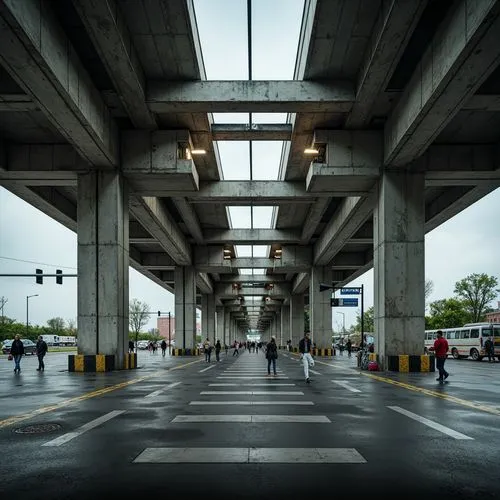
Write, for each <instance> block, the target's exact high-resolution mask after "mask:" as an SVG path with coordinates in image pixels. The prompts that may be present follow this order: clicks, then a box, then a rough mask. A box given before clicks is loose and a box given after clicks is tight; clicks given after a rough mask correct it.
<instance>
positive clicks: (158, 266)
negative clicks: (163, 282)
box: [140, 252, 176, 271]
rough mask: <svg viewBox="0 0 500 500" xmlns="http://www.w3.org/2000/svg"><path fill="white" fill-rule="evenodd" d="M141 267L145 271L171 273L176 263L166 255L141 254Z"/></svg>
mask: <svg viewBox="0 0 500 500" xmlns="http://www.w3.org/2000/svg"><path fill="white" fill-rule="evenodd" d="M140 264H141V266H142V267H143V268H144V269H147V270H158V271H171V270H174V269H175V267H176V262H175V260H174V259H172V257H170V256H168V255H167V254H166V253H146V252H143V253H142V254H141V261H140Z"/></svg>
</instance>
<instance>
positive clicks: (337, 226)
mask: <svg viewBox="0 0 500 500" xmlns="http://www.w3.org/2000/svg"><path fill="white" fill-rule="evenodd" d="M375 202H376V194H375V191H374V192H372V193H370V194H369V195H368V196H366V197H350V198H345V199H344V200H343V201H342V202H341V204H340V206H339V207H338V209H337V210H336V211H335V214H334V216H333V217H332V219H331V220H330V222H329V223H328V224H327V226H326V227H325V229H324V231H323V232H322V234H321V236H320V237H319V238H318V241H317V242H316V243H315V245H314V265H316V266H326V265H328V264H329V263H330V262H331V261H332V259H333V258H334V257H335V255H336V254H337V253H338V252H340V250H341V249H342V247H343V246H344V245H345V244H346V243H347V241H348V240H349V239H351V238H352V237H353V235H354V234H355V233H356V231H357V230H358V229H359V228H360V227H361V226H362V225H363V224H364V223H365V222H366V220H367V219H368V217H370V216H371V214H372V213H373V208H374V207H375Z"/></svg>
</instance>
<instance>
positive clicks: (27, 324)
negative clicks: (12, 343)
mask: <svg viewBox="0 0 500 500" xmlns="http://www.w3.org/2000/svg"><path fill="white" fill-rule="evenodd" d="M31 297H38V293H35V295H26V338H28V330H29V299H31Z"/></svg>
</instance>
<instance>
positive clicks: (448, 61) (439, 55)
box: [384, 0, 500, 165]
mask: <svg viewBox="0 0 500 500" xmlns="http://www.w3.org/2000/svg"><path fill="white" fill-rule="evenodd" d="M499 32H500V3H499V2H496V1H492V0H477V1H475V2H471V1H470V0H459V1H457V2H456V3H455V4H454V6H453V7H452V9H451V11H450V13H449V14H448V16H447V17H446V18H445V20H444V21H443V23H442V24H441V26H440V29H439V30H437V32H436V34H435V36H434V38H433V39H432V40H431V41H430V42H429V44H428V49H427V50H426V51H425V53H424V54H423V56H422V58H421V60H420V62H419V64H418V66H417V67H416V69H415V71H414V73H413V75H412V77H411V79H410V81H409V82H408V84H407V86H406V88H405V90H404V92H403V94H402V96H401V97H400V100H399V101H398V103H397V105H396V107H395V108H394V110H393V112H392V113H391V115H390V117H389V119H388V121H387V123H386V126H385V148H384V149H385V163H386V164H388V165H405V164H407V163H408V162H410V161H411V160H413V159H415V158H417V157H418V156H419V155H421V154H422V153H423V152H424V151H425V150H426V148H427V147H428V146H429V145H430V144H431V143H432V141H433V140H434V139H435V138H436V136H437V135H438V134H439V133H440V132H441V130H443V128H444V127H445V126H446V125H447V124H448V123H449V122H450V120H451V119H452V118H453V117H454V116H455V115H456V113H458V111H459V110H460V108H461V107H463V105H464V104H465V103H466V102H467V100H468V99H469V98H470V96H471V95H473V94H474V92H475V91H476V90H477V88H478V87H479V86H480V85H481V83H482V82H483V81H484V80H485V79H486V78H487V77H488V76H489V74H490V73H491V72H492V71H493V70H494V69H495V67H496V66H498V63H499V62H500V44H499V43H498V33H499Z"/></svg>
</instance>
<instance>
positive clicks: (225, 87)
mask: <svg viewBox="0 0 500 500" xmlns="http://www.w3.org/2000/svg"><path fill="white" fill-rule="evenodd" d="M353 101H354V89H353V85H352V83H350V82H345V81H339V82H335V83H319V82H304V81H293V80H288V81H269V80H265V81H257V80H253V81H241V80H235V81H197V82H176V81H171V82H168V81H150V82H148V91H147V103H148V106H149V109H150V110H151V111H154V112H155V113H218V112H219V113H227V112H234V113H297V112H307V113H343V112H346V111H349V110H350V109H351V107H352V103H353Z"/></svg>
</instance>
